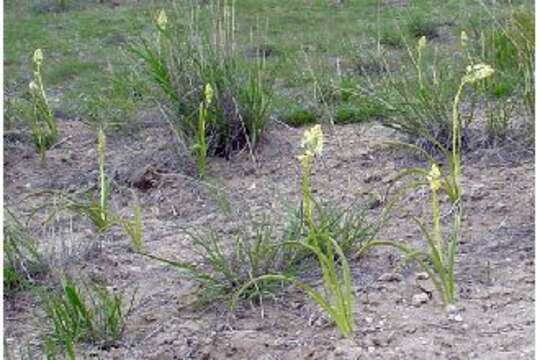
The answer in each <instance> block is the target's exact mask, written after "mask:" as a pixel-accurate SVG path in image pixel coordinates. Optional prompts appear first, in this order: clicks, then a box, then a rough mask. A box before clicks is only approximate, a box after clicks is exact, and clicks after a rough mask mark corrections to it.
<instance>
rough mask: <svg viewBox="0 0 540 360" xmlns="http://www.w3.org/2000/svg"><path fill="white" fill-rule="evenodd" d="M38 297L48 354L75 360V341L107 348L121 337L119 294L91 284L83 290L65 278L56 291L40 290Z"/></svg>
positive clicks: (120, 300)
mask: <svg viewBox="0 0 540 360" xmlns="http://www.w3.org/2000/svg"><path fill="white" fill-rule="evenodd" d="M41 298H42V302H43V306H44V309H45V313H46V315H47V325H48V328H47V334H46V337H45V339H46V341H45V345H46V346H45V347H46V352H47V353H48V354H57V353H59V352H64V353H65V354H66V356H67V358H68V359H76V358H77V357H76V345H77V344H78V343H83V342H87V343H92V344H96V345H99V346H100V347H102V348H108V347H110V346H111V345H113V344H114V343H115V342H116V341H118V340H119V339H120V337H121V336H122V332H123V330H124V324H125V317H124V313H123V309H122V297H121V296H120V295H118V294H112V293H111V292H110V291H109V290H107V288H106V287H104V286H101V285H97V284H91V285H89V286H88V287H87V289H86V290H85V291H83V290H82V289H81V288H80V287H79V286H77V285H76V284H75V283H74V282H73V281H72V280H70V279H65V280H63V281H62V289H61V290H60V291H57V292H53V293H46V292H43V293H42V294H41ZM59 349H61V351H59Z"/></svg>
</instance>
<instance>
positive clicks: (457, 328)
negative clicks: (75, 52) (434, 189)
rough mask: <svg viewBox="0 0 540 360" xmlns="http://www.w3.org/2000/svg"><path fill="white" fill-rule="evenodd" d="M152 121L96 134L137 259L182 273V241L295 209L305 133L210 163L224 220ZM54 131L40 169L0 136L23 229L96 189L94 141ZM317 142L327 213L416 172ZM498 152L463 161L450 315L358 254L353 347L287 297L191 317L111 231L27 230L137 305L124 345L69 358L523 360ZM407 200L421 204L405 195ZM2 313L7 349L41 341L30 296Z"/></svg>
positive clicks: (26, 149) (375, 135) (527, 218)
mask: <svg viewBox="0 0 540 360" xmlns="http://www.w3.org/2000/svg"><path fill="white" fill-rule="evenodd" d="M155 118H156V117H153V116H151V115H147V116H145V118H144V119H142V120H141V122H140V123H141V124H142V126H143V127H144V128H145V129H144V131H139V129H138V128H135V127H134V128H133V129H127V130H123V131H122V132H120V133H115V132H112V131H109V132H108V135H109V136H108V148H107V172H108V174H109V176H110V177H111V178H112V179H113V181H114V184H113V187H114V189H115V191H114V194H113V200H112V204H113V205H112V206H113V208H115V209H117V210H118V211H119V212H120V213H122V214H129V213H130V211H131V210H130V203H131V199H132V195H131V190H134V191H136V192H137V194H138V196H139V198H140V201H141V204H142V205H143V211H144V226H145V231H144V240H145V242H146V246H147V249H148V251H149V252H151V253H153V254H156V255H161V256H164V257H167V258H172V259H181V260H190V259H191V260H192V259H193V256H194V255H193V253H192V252H191V251H190V246H189V241H188V239H187V238H186V237H185V236H184V235H183V233H182V232H180V231H179V229H181V228H185V227H188V226H189V227H194V228H198V229H205V228H213V229H217V230H220V231H222V232H224V233H226V231H227V229H228V228H232V227H234V226H238V225H239V224H242V222H244V221H246V219H249V218H251V217H253V216H258V215H259V214H270V216H275V217H276V219H277V218H279V214H280V213H283V212H284V206H286V205H290V206H294V205H295V204H296V205H297V204H298V203H299V193H300V192H299V183H300V180H299V171H300V169H299V166H298V164H297V160H296V158H295V156H296V155H297V154H298V152H299V149H298V144H299V141H300V137H301V135H302V132H303V130H302V129H294V128H290V127H287V126H285V125H283V124H280V123H277V122H276V123H273V124H272V125H271V127H270V131H269V132H268V133H267V136H266V138H265V140H264V141H263V143H262V144H261V146H260V148H259V149H258V151H257V154H256V157H257V160H256V162H254V161H253V160H252V159H251V158H250V156H248V155H247V154H242V155H239V156H238V157H236V158H234V159H232V160H230V161H225V160H221V159H217V160H216V159H213V160H211V161H210V175H211V176H213V177H215V178H217V179H219V181H220V185H219V187H220V188H221V189H222V191H223V192H224V193H227V194H228V198H229V202H230V204H231V209H232V212H231V213H229V214H227V213H225V212H224V211H221V210H220V201H219V199H220V197H219V194H217V193H216V192H215V191H212V190H210V188H209V187H208V186H204V185H202V184H201V183H199V182H197V181H195V180H194V179H193V178H192V177H191V176H192V175H193V174H194V173H195V170H194V168H193V165H190V164H189V163H188V162H187V161H186V160H185V158H183V157H181V156H180V155H178V149H177V147H176V145H175V141H174V138H173V137H172V136H171V133H170V129H169V128H168V127H167V126H165V125H162V124H161V123H160V122H159V121H158V120H154V119H155ZM60 127H61V131H62V134H63V139H64V140H63V141H62V142H61V143H60V144H59V145H58V146H56V147H55V148H54V149H52V150H51V151H50V152H49V153H48V156H47V158H48V160H47V165H46V166H45V167H44V166H42V164H41V163H40V161H39V158H38V156H37V155H36V153H35V150H34V148H33V146H32V144H31V142H30V141H29V139H28V138H27V137H26V135H21V134H9V135H6V137H5V139H4V143H5V149H4V169H5V170H4V172H5V178H4V194H5V195H4V196H5V203H6V205H7V206H8V207H10V208H11V209H12V210H14V211H16V212H17V213H18V214H20V215H21V218H23V219H26V218H28V216H29V215H30V212H31V210H32V209H33V208H35V207H36V206H39V205H43V204H44V203H45V202H46V201H51V200H50V199H51V198H52V195H50V194H48V193H44V192H43V191H44V190H57V191H63V192H66V193H75V192H77V191H79V190H81V189H84V188H86V187H95V184H96V178H97V155H96V150H95V148H96V146H95V145H96V133H95V131H94V130H92V129H91V128H89V127H88V126H87V125H85V124H83V123H81V122H80V121H78V120H72V119H62V120H61V122H60ZM325 135H326V140H327V143H326V146H325V149H324V154H323V156H322V158H321V159H320V160H318V161H317V165H316V169H315V170H314V174H315V175H314V179H313V182H314V189H315V190H316V195H317V196H318V197H319V198H321V199H324V200H327V201H333V202H336V203H342V204H350V203H353V202H355V201H358V199H365V198H366V196H367V194H368V193H374V191H378V192H379V193H381V194H382V193H384V191H385V189H386V188H387V187H388V184H389V181H390V178H391V177H392V176H393V175H395V174H396V172H397V171H398V170H399V169H400V168H403V167H404V166H407V165H410V164H411V163H415V162H416V160H414V159H412V157H411V156H410V155H407V154H405V153H403V151H396V150H391V149H389V147H388V146H387V145H384V144H383V141H384V140H386V139H388V138H392V139H395V137H391V135H392V134H391V133H389V131H388V130H386V129H383V128H380V127H378V126H369V127H368V126H366V125H350V126H338V127H335V129H334V130H333V132H329V131H326V133H325ZM506 151H507V150H505V149H504V148H498V149H479V150H476V151H474V152H472V153H470V154H468V155H467V158H466V160H465V164H464V187H465V195H464V198H465V218H464V235H463V242H462V244H461V245H460V251H459V260H458V264H457V278H458V283H459V290H460V291H459V292H460V296H459V297H460V299H459V305H458V309H457V312H454V313H453V314H451V315H448V314H447V313H446V312H445V311H444V310H443V307H442V305H441V303H440V301H439V299H438V297H437V294H433V296H431V298H430V297H429V296H428V300H427V302H425V303H415V302H414V301H413V298H415V296H416V295H419V294H426V293H429V290H428V291H427V292H426V288H429V284H426V283H425V282H424V284H422V281H421V280H418V279H417V275H418V274H417V273H418V272H419V270H418V268H417V267H416V266H413V265H411V264H404V263H403V261H402V260H403V259H402V258H401V257H400V255H399V254H398V253H395V252H393V251H391V250H386V249H379V250H376V251H371V252H370V253H369V254H368V255H367V256H364V257H360V258H357V259H353V260H351V266H352V268H353V269H352V270H353V276H354V281H355V288H356V291H357V295H358V297H357V300H358V301H357V303H356V305H355V319H356V321H357V324H356V329H355V331H354V335H353V337H352V338H351V339H343V338H342V337H340V335H339V333H338V332H337V330H336V328H335V327H333V326H332V324H331V323H330V322H329V321H328V319H327V318H326V317H325V316H324V314H323V313H322V312H321V310H320V309H319V308H318V306H316V304H314V303H313V302H311V301H310V300H308V298H307V297H306V296H305V295H304V294H303V293H302V292H300V291H299V290H296V289H294V288H288V289H287V290H286V291H284V292H283V293H281V294H279V295H278V296H277V297H276V298H275V299H274V300H268V301H266V302H265V303H264V304H263V306H262V307H260V306H253V307H250V306H248V305H244V306H242V307H240V308H239V309H237V310H236V311H235V312H234V313H231V312H230V311H229V310H228V309H227V307H226V306H225V305H223V304H212V306H210V307H208V308H204V309H196V308H193V307H191V306H189V304H190V303H191V302H192V301H193V300H194V295H193V292H194V289H195V287H196V284H195V283H193V282H192V281H190V280H188V279H187V278H186V277H185V276H183V275H182V274H181V273H179V272H178V271H176V270H174V269H171V268H168V267H166V266H164V265H163V264H161V263H158V262H153V261H152V260H149V259H147V258H143V257H141V256H139V255H137V254H134V253H133V252H132V251H131V250H130V246H129V240H128V239H127V238H126V237H125V236H124V235H122V234H121V233H120V232H119V231H112V232H110V233H108V234H107V235H106V236H102V238H101V239H100V241H99V243H100V244H101V247H100V248H96V246H94V245H92V244H96V243H98V241H97V240H96V238H95V235H94V232H93V229H92V226H91V224H90V223H88V222H86V221H85V220H83V219H80V218H77V217H76V216H74V215H69V214H66V213H64V214H61V215H58V216H55V217H54V221H53V222H52V223H49V224H47V225H43V224H42V223H41V221H42V220H43V219H45V218H46V217H47V215H48V214H49V210H47V209H43V210H42V211H40V212H38V214H37V215H36V216H34V218H33V219H32V221H30V223H29V227H30V229H31V231H32V233H33V235H34V236H35V237H36V238H37V239H39V240H40V241H41V242H42V244H43V249H44V251H45V252H46V254H48V256H49V257H50V261H51V262H52V263H53V264H56V265H55V267H56V268H58V269H60V268H65V269H66V271H68V272H70V273H84V274H86V275H87V276H88V277H90V278H92V279H98V280H101V281H104V282H105V283H106V284H108V285H109V286H110V287H111V288H112V289H115V290H117V291H121V292H123V293H124V294H125V297H126V299H130V298H131V297H132V296H133V294H135V296H134V297H133V308H132V311H131V313H130V314H129V317H128V319H127V327H126V330H125V334H124V336H123V338H122V340H121V341H120V342H119V343H118V344H117V346H115V347H113V348H112V349H109V350H107V351H104V350H100V349H96V348H93V347H91V346H85V345H83V346H81V348H80V349H79V350H80V353H84V354H85V355H86V356H88V357H89V358H100V359H388V360H389V359H490V360H494V359H533V358H534V345H533V337H534V294H533V291H534V200H533V199H534V197H533V196H534V158H533V156H520V157H519V158H518V159H517V160H512V156H505V155H508V154H507V153H505V152H506ZM216 194H217V195H216ZM409 200H410V201H409V202H410V203H409V206H411V207H412V208H414V207H415V206H416V207H418V205H419V204H418V200H417V199H416V198H410V199H409ZM378 211H380V208H375V209H373V212H374V214H376V213H377V212H378ZM272 214H273V215H272ZM381 236H385V237H387V238H390V239H394V240H398V239H400V240H407V241H409V242H411V243H412V244H416V245H419V244H422V239H421V237H420V235H419V233H418V231H417V229H416V227H415V226H414V224H411V221H410V220H409V219H407V218H406V217H399V216H397V217H395V218H394V219H393V220H392V221H391V222H390V223H389V225H388V226H387V228H386V229H385V231H384V233H383V234H381ZM394 273H396V274H398V275H390V274H394ZM4 316H5V318H4V319H5V339H6V344H7V345H8V347H9V348H11V349H12V350H16V348H17V347H18V346H20V345H24V344H27V345H29V346H30V347H31V348H32V347H34V346H35V345H36V344H37V343H38V341H39V337H38V334H39V332H38V331H37V330H36V329H37V328H38V326H37V324H38V323H39V322H40V319H41V318H40V316H42V314H41V313H40V311H39V308H38V304H37V302H36V300H35V298H34V297H33V296H32V294H31V292H28V291H24V292H20V293H18V294H16V295H15V296H14V297H13V298H10V299H8V300H7V301H5V313H4ZM81 356H82V355H81Z"/></svg>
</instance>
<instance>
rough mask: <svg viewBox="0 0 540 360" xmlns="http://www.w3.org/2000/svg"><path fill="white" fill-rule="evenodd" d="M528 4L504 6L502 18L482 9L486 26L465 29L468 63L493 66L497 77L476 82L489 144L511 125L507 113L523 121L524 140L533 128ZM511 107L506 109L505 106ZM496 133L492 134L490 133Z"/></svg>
mask: <svg viewBox="0 0 540 360" xmlns="http://www.w3.org/2000/svg"><path fill="white" fill-rule="evenodd" d="M531 4H532V3H530V2H526V3H525V4H523V5H522V6H516V5H513V4H510V3H509V4H508V5H507V7H504V9H503V10H504V12H503V14H502V16H500V17H499V16H497V15H496V14H494V12H493V11H492V10H490V9H487V7H486V14H487V15H488V16H491V17H492V18H493V21H491V22H490V23H489V25H487V26H482V27H478V26H477V27H474V26H471V27H470V28H468V30H467V31H468V33H470V34H472V36H471V38H468V41H467V46H466V51H467V53H468V57H469V62H470V63H472V62H480V61H482V62H487V63H491V64H493V66H494V68H495V69H496V70H497V75H496V76H494V77H492V78H489V79H486V80H485V81H482V82H481V83H479V84H478V85H477V86H476V87H477V89H478V90H481V91H482V92H483V93H484V95H485V97H486V102H488V105H487V106H486V109H487V118H488V121H487V122H486V130H487V134H488V137H489V140H490V142H493V140H494V137H493V135H495V138H497V140H503V139H504V138H505V137H507V136H506V135H507V132H508V129H510V127H511V126H512V122H513V121H512V117H511V116H510V113H514V114H516V115H523V118H524V119H525V120H526V124H525V125H526V127H525V132H524V133H525V134H524V135H525V136H523V137H524V138H525V140H526V141H528V140H530V138H531V136H530V134H531V133H533V131H530V130H531V128H533V127H534V120H533V119H534V114H535V112H534V111H535V109H534V97H535V93H534V51H535V39H534V16H533V11H532V5H531ZM510 103H511V104H513V105H512V106H509V104H510ZM494 132H496V134H494Z"/></svg>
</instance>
